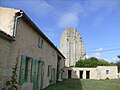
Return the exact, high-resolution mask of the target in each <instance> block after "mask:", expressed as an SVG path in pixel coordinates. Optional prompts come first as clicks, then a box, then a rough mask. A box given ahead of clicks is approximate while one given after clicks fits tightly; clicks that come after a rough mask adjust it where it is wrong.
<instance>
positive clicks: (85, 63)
mask: <svg viewBox="0 0 120 90" xmlns="http://www.w3.org/2000/svg"><path fill="white" fill-rule="evenodd" d="M109 65H110V63H109V62H107V61H105V60H103V59H97V58H96V57H91V58H88V59H85V60H79V61H78V62H76V65H75V66H76V67H97V66H109Z"/></svg>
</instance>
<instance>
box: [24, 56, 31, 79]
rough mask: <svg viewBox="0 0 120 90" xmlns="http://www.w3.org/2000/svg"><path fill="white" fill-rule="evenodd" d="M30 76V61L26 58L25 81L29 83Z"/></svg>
mask: <svg viewBox="0 0 120 90" xmlns="http://www.w3.org/2000/svg"><path fill="white" fill-rule="evenodd" d="M30 74H31V59H30V58H27V57H26V65H25V81H30Z"/></svg>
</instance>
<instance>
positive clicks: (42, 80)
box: [41, 62, 45, 89]
mask: <svg viewBox="0 0 120 90" xmlns="http://www.w3.org/2000/svg"><path fill="white" fill-rule="evenodd" d="M44 67H45V63H44V62H42V68H41V71H42V72H41V89H43V85H44Z"/></svg>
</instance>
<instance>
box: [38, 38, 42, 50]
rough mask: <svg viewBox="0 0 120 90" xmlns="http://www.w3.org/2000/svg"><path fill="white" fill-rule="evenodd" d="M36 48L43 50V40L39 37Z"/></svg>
mask: <svg viewBox="0 0 120 90" xmlns="http://www.w3.org/2000/svg"><path fill="white" fill-rule="evenodd" d="M38 47H39V48H43V39H42V38H41V37H39V40H38Z"/></svg>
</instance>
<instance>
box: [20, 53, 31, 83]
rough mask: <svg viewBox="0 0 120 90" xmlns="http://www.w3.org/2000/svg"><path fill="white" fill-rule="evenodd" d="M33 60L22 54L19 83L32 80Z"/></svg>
mask: <svg viewBox="0 0 120 90" xmlns="http://www.w3.org/2000/svg"><path fill="white" fill-rule="evenodd" d="M31 62H32V59H31V58H29V57H26V56H23V55H22V56H21V64H20V75H19V76H20V77H19V84H20V85H22V84H23V83H24V82H29V81H30V76H31Z"/></svg>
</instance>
